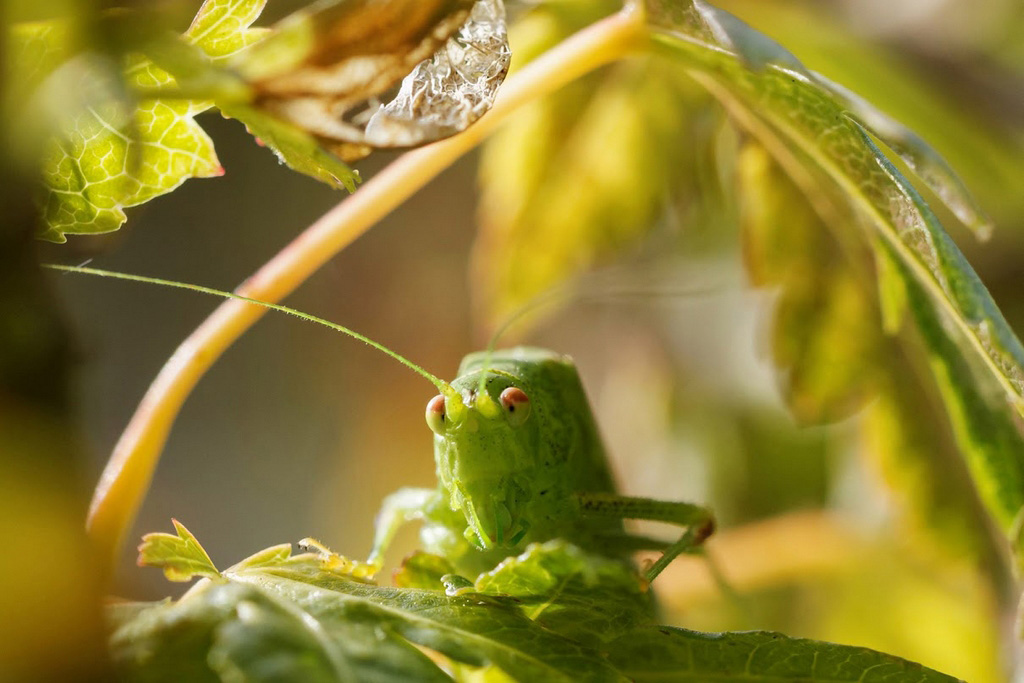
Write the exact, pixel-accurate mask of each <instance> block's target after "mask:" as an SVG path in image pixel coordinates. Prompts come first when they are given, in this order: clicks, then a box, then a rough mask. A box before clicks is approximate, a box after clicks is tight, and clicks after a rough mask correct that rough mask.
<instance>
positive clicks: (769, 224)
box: [737, 143, 883, 423]
mask: <svg viewBox="0 0 1024 683" xmlns="http://www.w3.org/2000/svg"><path fill="white" fill-rule="evenodd" d="M737 180H738V184H739V197H740V202H741V209H740V214H741V221H742V225H743V244H744V256H745V261H746V265H747V270H748V272H749V273H750V275H751V279H752V281H753V283H754V284H756V285H761V286H765V285H767V286H778V287H779V288H780V292H779V299H778V303H777V304H776V310H775V322H774V331H773V334H772V337H773V350H774V359H775V363H776V365H777V366H778V367H779V370H780V373H781V377H780V380H781V382H782V384H783V389H784V394H785V396H786V399H787V403H788V405H789V407H790V409H791V410H792V411H793V414H794V415H795V416H796V417H797V418H799V419H800V420H802V421H804V422H810V423H822V422H832V421H835V420H838V419H842V418H844V417H847V416H848V415H850V414H851V413H852V412H853V411H855V410H857V409H859V408H860V407H861V406H862V405H863V403H864V401H865V400H866V399H867V398H869V397H870V396H871V395H872V393H873V391H874V387H873V384H874V373H875V372H877V371H878V369H879V367H878V366H879V365H880V364H881V363H883V358H882V357H881V356H880V355H879V349H878V346H879V333H880V330H879V314H878V311H877V307H876V305H875V304H874V300H875V292H874V291H873V290H872V288H871V286H872V284H873V282H872V281H871V279H870V278H869V277H865V274H864V273H863V272H862V273H858V272H857V271H856V270H855V268H856V266H854V265H852V264H851V260H850V258H851V257H853V258H856V257H857V256H858V255H857V254H851V255H847V254H844V253H843V251H842V250H841V248H840V247H839V246H838V245H837V244H836V243H835V239H834V238H833V236H832V235H831V234H830V233H829V231H828V228H827V227H826V226H825V225H824V223H823V221H822V220H821V218H820V217H819V216H818V215H817V214H816V213H815V212H814V210H813V209H812V208H811V206H810V204H809V203H808V201H807V198H806V197H805V196H804V195H803V193H802V192H800V190H799V189H798V188H797V187H796V186H795V185H794V184H793V183H792V181H790V180H789V179H788V178H787V177H786V176H785V175H784V174H783V173H782V171H781V169H779V167H778V166H777V165H776V164H775V163H774V162H773V161H772V160H771V158H770V157H769V156H768V154H767V153H766V152H765V151H764V149H763V148H762V147H760V146H759V145H757V144H756V143H749V144H747V145H746V146H745V148H744V149H743V151H742V153H741V154H740V157H739V160H738V163H737ZM861 268H862V270H863V268H864V266H861ZM865 280H867V282H865Z"/></svg>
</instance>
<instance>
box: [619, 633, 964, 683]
mask: <svg viewBox="0 0 1024 683" xmlns="http://www.w3.org/2000/svg"><path fill="white" fill-rule="evenodd" d="M609 649H610V650H611V661H612V663H613V664H615V665H616V666H618V667H619V668H620V669H621V670H622V672H623V673H624V674H626V675H627V676H628V677H629V679H630V680H632V681H637V682H638V683H642V682H643V681H665V680H673V681H708V680H716V681H733V680H735V681H739V680H743V681H764V682H765V683H767V682H768V681H772V682H775V681H834V682H838V681H850V682H851V683H889V682H892V683H897V682H903V681H917V682H918V683H932V682H934V683H939V682H940V681H942V682H949V683H952V682H953V681H955V680H956V679H954V678H952V677H951V676H946V675H943V674H940V673H938V672H936V671H932V670H930V669H927V668H925V667H923V666H921V665H920V664H914V663H912V662H908V661H906V660H904V659H900V658H898V657H893V656H891V655H883V654H880V653H878V652H875V651H873V650H868V649H866V648H860V647H850V646H847V645H832V644H830V643H821V642H817V641H813V640H804V639H801V638H789V637H787V636H784V635H782V634H779V633H770V632H767V631H750V632H747V633H698V632H697V631H687V630H685V629H678V628H668V627H666V626H661V627H657V628H646V629H637V631H635V632H634V633H630V634H627V635H625V636H622V637H621V638H619V639H618V640H615V641H614V642H612V643H611V644H610V645H609Z"/></svg>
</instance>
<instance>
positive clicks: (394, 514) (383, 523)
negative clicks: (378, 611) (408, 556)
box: [366, 488, 438, 571]
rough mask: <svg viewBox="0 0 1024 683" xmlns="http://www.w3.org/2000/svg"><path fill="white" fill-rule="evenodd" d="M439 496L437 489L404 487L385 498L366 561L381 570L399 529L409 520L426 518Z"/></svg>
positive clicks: (378, 514)
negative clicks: (385, 554) (371, 547)
mask: <svg viewBox="0 0 1024 683" xmlns="http://www.w3.org/2000/svg"><path fill="white" fill-rule="evenodd" d="M437 496H438V493H437V490H436V489H414V488H404V489H398V490H397V491H395V492H394V493H392V494H391V495H389V496H388V497H387V498H385V499H384V502H383V503H382V504H381V508H380V512H378V513H377V522H376V530H375V533H374V536H373V549H372V550H370V557H369V558H367V560H366V563H367V564H369V565H370V566H372V567H374V568H375V570H376V571H379V570H380V568H381V567H382V566H384V553H385V551H387V549H388V546H390V545H391V541H393V540H394V538H395V534H396V533H398V530H399V529H400V528H402V526H403V525H405V524H407V523H408V522H412V521H415V520H422V519H424V518H425V517H426V516H427V513H428V511H429V510H430V509H431V507H432V506H433V503H434V501H435V500H436V498H437Z"/></svg>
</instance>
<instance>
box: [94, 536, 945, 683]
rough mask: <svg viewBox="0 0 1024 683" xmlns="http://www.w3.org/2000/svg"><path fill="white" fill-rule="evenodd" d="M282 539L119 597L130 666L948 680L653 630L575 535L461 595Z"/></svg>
mask: <svg viewBox="0 0 1024 683" xmlns="http://www.w3.org/2000/svg"><path fill="white" fill-rule="evenodd" d="M286 547H287V546H275V547H274V548H269V549H267V550H266V551H263V552H260V553H257V554H256V555H253V556H252V557H251V558H249V560H246V561H243V562H241V563H239V564H238V565H236V567H235V568H233V569H232V570H229V571H227V572H224V574H223V577H222V579H221V580H217V581H210V580H204V581H202V582H200V583H199V584H197V585H196V586H195V587H194V588H193V589H192V590H191V591H189V592H188V593H187V594H186V595H185V596H184V597H182V598H181V599H180V600H178V601H177V602H173V603H171V602H162V603H154V604H149V605H137V604H136V605H117V606H114V607H112V608H111V609H110V610H109V612H108V616H109V617H110V619H111V621H112V622H113V629H112V635H111V640H110V642H111V653H112V657H113V659H114V661H115V664H116V665H117V666H118V668H119V669H120V672H121V674H122V675H123V676H125V677H126V678H129V679H131V680H189V681H191V680H197V681H205V680H214V681H281V682H284V681H319V680H323V681H349V680H352V681H405V680H424V681H431V680H450V679H449V678H448V677H447V675H446V674H445V672H444V671H442V669H441V668H439V666H438V664H437V663H436V662H437V661H442V662H444V664H445V668H446V669H447V670H448V671H450V672H452V673H453V674H454V675H455V676H456V678H457V679H458V680H467V681H490V680H543V681H555V682H557V681H566V682H571V681H576V680H586V681H625V680H627V677H628V680H638V681H643V680H664V678H665V677H670V678H671V679H672V680H684V681H687V680H693V681H707V680H716V681H748V682H749V681H766V682H767V681H798V680H799V681H846V680H863V681H904V680H920V681H928V682H931V681H934V682H936V683H938V682H939V681H950V680H952V679H950V678H948V677H945V676H941V675H940V674H936V673H935V672H932V671H929V670H928V669H925V668H923V667H920V666H917V665H914V664H910V663H908V662H905V661H904V660H901V659H898V658H896V657H891V656H888V655H883V654H880V653H877V652H872V651H870V650H866V649H863V648H852V647H845V646H839V645H831V644H828V643H819V642H813V641H807V640H799V639H791V638H786V637H784V636H780V635H778V634H772V633H736V634H729V633H725V634H701V633H696V632H693V631H683V630H679V629H671V628H667V627H654V626H651V625H649V624H650V623H651V622H652V621H653V617H652V614H651V611H650V608H651V605H650V602H649V595H648V594H646V593H645V591H644V588H643V586H642V585H641V584H640V583H639V580H638V578H637V575H636V573H635V572H634V571H633V570H632V569H631V568H630V567H628V566H627V565H625V564H623V563H621V562H613V561H610V560H606V559H600V558H594V557H592V556H589V555H587V554H585V553H583V552H582V551H580V550H579V549H577V548H574V547H572V546H571V545H569V544H567V543H565V542H563V541H553V542H550V543H546V544H536V545H534V546H531V548H530V549H529V550H528V551H527V552H525V553H524V554H522V555H520V556H519V557H515V558H509V559H508V560H507V561H506V562H504V563H502V564H501V565H500V566H499V567H497V568H496V569H495V570H494V571H493V572H489V573H487V574H485V575H482V576H481V577H479V579H478V581H477V583H476V586H475V590H476V592H466V591H462V592H460V593H459V594H458V595H454V596H451V595H446V594H445V593H444V592H443V591H440V590H422V589H414V588H386V587H382V586H377V585H374V584H370V583H367V582H364V581H360V580H355V579H353V578H352V577H351V576H350V575H348V574H346V573H345V572H344V571H339V570H338V569H336V567H337V564H336V563H332V562H331V561H330V560H329V558H326V557H324V556H322V555H315V554H303V555H298V556H291V555H290V554H288V553H285V552H284V551H283V549H284V548H286ZM428 564H429V563H428ZM588 596H589V598H588ZM499 598H500V599H499ZM634 601H636V604H635V605H633V606H630V603H633V602H634ZM576 620H578V621H576ZM610 622H615V623H610ZM581 641H583V642H581ZM424 650H426V651H427V652H430V653H431V657H427V656H426V655H425V654H424ZM432 659H433V660H434V661H432ZM898 675H901V676H903V677H902V678H900V677H898ZM911 675H916V676H918V677H919V678H914V679H911V678H908V677H909V676H911ZM659 677H661V678H659ZM858 677H860V678H858Z"/></svg>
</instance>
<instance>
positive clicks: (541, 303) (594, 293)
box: [477, 270, 725, 393]
mask: <svg viewBox="0 0 1024 683" xmlns="http://www.w3.org/2000/svg"><path fill="white" fill-rule="evenodd" d="M611 272H612V271H611V270H608V271H605V272H603V273H593V274H591V275H589V276H584V277H581V278H578V279H577V280H576V281H575V282H571V283H569V284H565V285H559V286H556V287H552V288H550V289H547V290H545V291H543V292H541V293H540V294H538V295H537V296H535V297H533V299H531V300H530V301H527V302H526V303H525V304H523V305H522V306H520V307H519V308H518V309H516V310H515V311H514V312H513V313H512V314H511V315H510V316H509V317H508V318H506V319H505V322H503V323H502V324H501V325H499V326H498V327H497V328H496V329H495V331H494V334H492V335H491V339H490V341H489V342H488V344H487V349H486V350H485V352H484V362H483V366H482V370H483V371H482V372H481V375H480V384H479V386H478V387H477V393H480V392H482V391H483V390H484V384H485V382H486V379H487V369H488V366H489V365H490V361H491V355H492V354H493V353H494V349H495V348H496V347H497V345H498V341H499V340H500V339H501V337H502V336H503V335H504V334H505V333H506V332H508V331H509V329H511V327H512V326H513V325H515V324H516V323H518V322H519V321H521V320H522V319H523V318H525V317H526V316H527V315H529V314H530V313H533V312H535V311H537V310H538V309H540V308H543V307H545V306H554V305H556V304H559V303H563V302H570V301H572V302H580V303H596V302H604V301H630V300H650V299H677V298H680V297H692V296H699V295H702V294H712V293H715V292H719V291H722V290H723V289H725V285H724V284H722V283H717V284H712V285H706V286H693V285H682V286H669V287H652V286H649V285H647V286H644V285H640V286H621V285H613V284H610V282H609V280H611V279H612V278H613V277H614V278H616V279H617V278H619V275H614V276H612V275H610V273H611Z"/></svg>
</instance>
